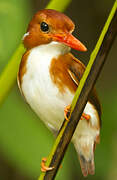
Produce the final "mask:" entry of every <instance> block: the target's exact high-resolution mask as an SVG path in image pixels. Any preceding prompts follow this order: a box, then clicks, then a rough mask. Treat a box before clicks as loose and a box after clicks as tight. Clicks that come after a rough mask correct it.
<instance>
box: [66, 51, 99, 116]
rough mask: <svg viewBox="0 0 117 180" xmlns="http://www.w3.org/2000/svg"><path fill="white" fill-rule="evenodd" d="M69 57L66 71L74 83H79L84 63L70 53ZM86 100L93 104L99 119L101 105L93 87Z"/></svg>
mask: <svg viewBox="0 0 117 180" xmlns="http://www.w3.org/2000/svg"><path fill="white" fill-rule="evenodd" d="M70 57H71V63H70V65H69V66H68V73H69V75H70V77H71V78H72V80H73V81H74V83H75V84H77V86H78V84H79V82H80V79H81V78H82V75H83V73H84V71H85V65H84V64H83V63H82V62H80V61H79V60H78V59H76V58H75V57H74V56H73V55H72V54H70ZM88 100H89V101H90V102H91V103H92V104H93V105H94V106H95V108H96V109H97V110H98V113H99V116H100V119H101V105H100V102H99V99H98V96H97V93H96V90H95V88H93V90H92V91H91V93H90V95H89V98H88Z"/></svg>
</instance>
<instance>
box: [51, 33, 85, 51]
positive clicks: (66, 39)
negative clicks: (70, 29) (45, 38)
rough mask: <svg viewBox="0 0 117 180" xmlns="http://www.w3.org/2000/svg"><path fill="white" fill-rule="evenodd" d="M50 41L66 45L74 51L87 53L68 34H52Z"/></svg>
mask: <svg viewBox="0 0 117 180" xmlns="http://www.w3.org/2000/svg"><path fill="white" fill-rule="evenodd" d="M52 39H53V40H54V41H58V42H61V43H63V44H66V45H67V46H69V47H71V48H73V49H76V50H78V51H87V48H86V47H85V46H84V45H83V44H82V43H81V42H80V41H79V40H78V39H76V38H75V37H74V36H73V35H72V34H70V33H60V34H54V35H53V37H52Z"/></svg>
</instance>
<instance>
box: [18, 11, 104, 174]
mask: <svg viewBox="0 0 117 180" xmlns="http://www.w3.org/2000/svg"><path fill="white" fill-rule="evenodd" d="M73 30H74V23H73V22H72V20H71V19H70V18H68V17H67V16H66V15H64V14H63V13H60V12H57V11H55V10H50V9H44V10H40V11H39V12H37V13H36V14H35V15H34V17H33V18H32V20H31V21H30V23H29V26H28V29H27V32H26V34H25V35H24V37H23V43H24V46H25V47H26V49H27V50H26V52H25V54H24V55H23V57H22V59H21V63H20V67H19V72H18V85H19V88H20V91H21V93H22V95H23V96H24V98H25V100H26V102H27V103H28V104H29V105H30V107H31V108H32V109H33V110H34V111H35V112H36V113H37V115H38V116H39V117H40V118H41V120H42V121H43V122H44V123H45V125H46V126H47V127H48V128H49V129H50V130H51V131H52V132H58V130H59V129H60V127H61V125H62V122H63V120H64V117H65V118H66V120H67V112H68V111H69V109H70V104H71V102H72V99H73V97H74V94H75V92H76V89H77V87H78V85H79V82H80V79H81V77H82V75H83V73H84V71H85V66H84V64H83V63H82V62H81V61H79V60H78V59H77V58H75V57H74V56H73V55H72V54H71V53H70V50H71V48H73V49H76V50H78V51H86V50H87V48H86V47H85V46H84V45H83V44H82V43H81V42H80V41H79V40H78V39H76V38H75V37H74V36H73V35H72V32H73ZM100 119H101V108H100V103H99V100H98V97H97V94H96V91H95V88H93V90H92V91H91V93H90V95H89V98H88V101H87V104H86V106H85V108H84V111H83V114H82V116H81V119H80V121H79V124H78V126H77V128H76V130H75V133H74V135H73V138H72V143H73V144H74V146H75V149H76V151H77V154H78V157H79V161H80V165H81V169H82V173H83V175H84V176H87V175H88V174H94V172H95V166H94V150H95V147H96V143H99V139H100ZM51 169H52V167H50V168H49V167H46V166H45V165H44V161H43V162H42V171H46V170H51Z"/></svg>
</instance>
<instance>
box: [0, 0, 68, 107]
mask: <svg viewBox="0 0 117 180" xmlns="http://www.w3.org/2000/svg"><path fill="white" fill-rule="evenodd" d="M70 2H71V0H64V1H63V0H51V1H50V2H49V4H48V5H47V7H46V8H48V9H56V10H58V11H64V10H65V8H66V7H67V6H68V5H69V3H70ZM24 52H25V48H24V46H23V44H20V45H19V47H18V48H17V49H16V51H15V52H14V54H13V56H12V57H11V58H10V60H9V63H8V64H7V66H6V67H5V68H4V70H3V72H2V73H1V75H0V104H1V103H2V102H3V101H4V99H5V97H6V96H7V95H8V93H9V91H10V90H11V88H12V87H13V85H14V84H15V82H16V77H17V72H18V68H19V63H20V61H21V57H22V55H23V53H24ZM9 74H10V75H9Z"/></svg>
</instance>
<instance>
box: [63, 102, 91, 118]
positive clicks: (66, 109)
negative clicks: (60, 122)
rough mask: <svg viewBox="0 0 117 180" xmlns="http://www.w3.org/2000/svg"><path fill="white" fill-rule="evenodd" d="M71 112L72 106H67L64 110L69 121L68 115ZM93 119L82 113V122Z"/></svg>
mask: <svg viewBox="0 0 117 180" xmlns="http://www.w3.org/2000/svg"><path fill="white" fill-rule="evenodd" d="M68 112H70V105H68V106H66V107H65V109H64V118H65V119H66V120H67V121H68V120H69V118H68V117H67V113H68ZM90 118H91V116H90V115H89V114H85V113H84V112H83V113H82V116H81V118H80V119H81V120H83V119H85V120H87V121H89V120H90Z"/></svg>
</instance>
